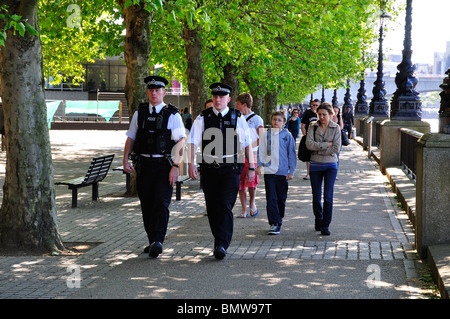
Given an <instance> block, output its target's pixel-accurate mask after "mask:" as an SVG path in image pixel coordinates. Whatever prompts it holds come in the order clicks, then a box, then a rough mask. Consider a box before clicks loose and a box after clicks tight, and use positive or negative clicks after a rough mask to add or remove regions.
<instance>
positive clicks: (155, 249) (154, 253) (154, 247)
mask: <svg viewBox="0 0 450 319" xmlns="http://www.w3.org/2000/svg"><path fill="white" fill-rule="evenodd" d="M160 253H162V244H161V243H160V242H159V241H155V242H154V243H152V244H151V245H150V251H149V253H148V255H149V256H150V257H153V258H156V257H158V256H159V254H160Z"/></svg>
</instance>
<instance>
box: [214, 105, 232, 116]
mask: <svg viewBox="0 0 450 319" xmlns="http://www.w3.org/2000/svg"><path fill="white" fill-rule="evenodd" d="M229 110H230V108H229V107H228V106H227V107H226V108H224V109H223V111H222V112H220V113H221V114H222V116H225V115H227V113H228V111H229ZM213 112H214V114H216V115H219V111H217V110H216V108H215V107H214V106H213Z"/></svg>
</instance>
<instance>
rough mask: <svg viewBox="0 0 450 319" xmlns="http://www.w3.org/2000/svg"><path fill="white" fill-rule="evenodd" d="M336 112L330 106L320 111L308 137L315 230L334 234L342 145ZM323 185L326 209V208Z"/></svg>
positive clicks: (326, 105)
mask: <svg viewBox="0 0 450 319" xmlns="http://www.w3.org/2000/svg"><path fill="white" fill-rule="evenodd" d="M333 114H334V111H333V108H332V107H331V105H330V104H329V103H326V102H325V103H322V104H321V105H320V106H319V107H318V108H317V116H318V118H319V120H318V121H316V122H313V123H311V125H310V126H309V128H308V134H307V136H306V147H307V148H308V149H309V150H311V151H312V154H311V160H310V167H309V176H310V181H311V188H312V195H313V211H314V217H315V229H316V230H317V231H320V232H321V233H322V235H325V236H328V235H330V230H329V227H330V223H331V218H332V216H333V190H334V182H335V181H336V175H337V162H338V157H337V154H338V153H339V148H340V145H341V130H340V127H339V126H338V125H337V124H336V123H334V122H333V121H331V119H332V117H333ZM322 183H323V185H324V190H323V206H322Z"/></svg>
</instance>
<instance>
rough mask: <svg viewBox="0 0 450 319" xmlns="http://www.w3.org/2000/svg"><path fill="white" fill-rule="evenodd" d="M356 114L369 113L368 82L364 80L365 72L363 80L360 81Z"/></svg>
mask: <svg viewBox="0 0 450 319" xmlns="http://www.w3.org/2000/svg"><path fill="white" fill-rule="evenodd" d="M356 98H357V100H356V104H355V115H356V116H358V115H360V116H361V115H362V116H365V115H367V114H369V103H368V102H367V101H366V99H367V94H366V82H365V81H364V72H363V74H362V80H361V82H360V83H359V89H358V94H357V95H356Z"/></svg>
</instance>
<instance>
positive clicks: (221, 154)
mask: <svg viewBox="0 0 450 319" xmlns="http://www.w3.org/2000/svg"><path fill="white" fill-rule="evenodd" d="M210 89H211V93H212V96H213V107H211V108H208V109H205V110H203V111H202V113H201V114H200V116H198V117H197V119H196V120H195V121H194V124H193V125H192V130H191V135H190V140H189V152H190V154H189V156H190V161H189V176H190V177H191V178H193V179H197V178H198V177H199V175H198V171H197V168H196V166H195V163H194V154H195V149H196V148H197V146H199V145H200V144H201V145H202V163H201V164H200V165H201V174H202V189H203V192H204V194H205V201H206V209H207V211H208V220H209V225H210V227H211V231H212V234H213V236H214V256H215V258H217V259H223V258H224V257H225V256H226V250H227V248H228V247H229V245H230V242H231V238H232V235H233V213H232V210H233V206H234V203H235V202H236V198H237V194H238V191H239V175H240V173H241V171H242V168H243V165H244V158H243V156H240V155H241V154H242V153H243V152H242V151H243V150H244V149H245V156H246V157H247V160H248V161H249V163H250V165H249V167H250V168H249V171H248V178H249V180H250V181H252V180H253V179H254V177H255V164H254V158H253V156H249V154H252V152H251V143H252V141H251V140H250V134H249V127H248V125H247V121H246V120H245V118H244V116H242V115H241V113H240V112H239V110H237V109H235V108H229V107H228V103H229V102H230V99H231V98H230V93H231V90H232V87H231V86H229V85H226V84H224V83H214V84H211V85H210Z"/></svg>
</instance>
